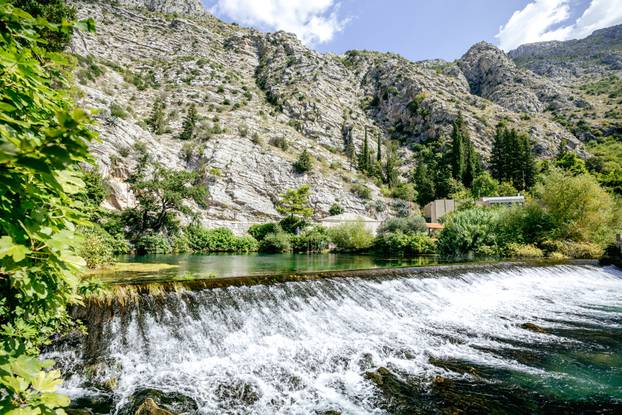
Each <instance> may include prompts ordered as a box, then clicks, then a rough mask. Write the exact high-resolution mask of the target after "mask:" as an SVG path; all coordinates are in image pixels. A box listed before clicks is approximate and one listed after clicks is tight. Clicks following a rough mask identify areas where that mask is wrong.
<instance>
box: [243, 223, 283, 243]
mask: <svg viewBox="0 0 622 415" xmlns="http://www.w3.org/2000/svg"><path fill="white" fill-rule="evenodd" d="M282 230H283V229H281V225H279V224H278V223H275V222H269V223H261V224H255V225H251V227H250V228H248V233H249V234H250V235H251V236H252V237H253V238H255V239H256V240H258V241H259V242H261V241H263V239H264V238H265V237H266V235H268V234H269V233H279V232H281V231H282Z"/></svg>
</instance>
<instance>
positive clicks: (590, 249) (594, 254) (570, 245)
mask: <svg viewBox="0 0 622 415" xmlns="http://www.w3.org/2000/svg"><path fill="white" fill-rule="evenodd" d="M603 252H604V251H603V248H602V247H601V246H599V245H597V244H595V243H591V242H573V241H561V242H560V243H559V253H561V254H562V255H565V256H567V257H570V258H577V259H595V258H600V257H601V256H602V255H603Z"/></svg>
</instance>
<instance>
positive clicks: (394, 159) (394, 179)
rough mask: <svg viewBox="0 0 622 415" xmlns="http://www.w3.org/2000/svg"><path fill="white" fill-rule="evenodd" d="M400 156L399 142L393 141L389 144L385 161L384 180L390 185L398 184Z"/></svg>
mask: <svg viewBox="0 0 622 415" xmlns="http://www.w3.org/2000/svg"><path fill="white" fill-rule="evenodd" d="M399 167H400V162H399V157H398V155H397V143H395V142H393V141H391V142H389V143H388V145H387V156H386V160H385V162H384V172H383V174H382V179H383V181H384V182H385V183H386V184H387V185H388V186H389V187H393V186H395V185H397V183H398V180H399V174H400V173H399Z"/></svg>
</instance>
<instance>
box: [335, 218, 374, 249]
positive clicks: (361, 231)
mask: <svg viewBox="0 0 622 415" xmlns="http://www.w3.org/2000/svg"><path fill="white" fill-rule="evenodd" d="M328 234H329V236H330V239H331V240H332V241H333V243H334V244H335V245H336V246H337V249H339V250H341V251H360V250H364V249H367V248H369V247H371V246H372V244H373V242H374V236H373V235H372V233H371V232H370V231H369V230H368V229H367V227H365V224H364V223H363V222H353V223H344V224H341V225H338V226H335V227H334V228H330V229H329V230H328Z"/></svg>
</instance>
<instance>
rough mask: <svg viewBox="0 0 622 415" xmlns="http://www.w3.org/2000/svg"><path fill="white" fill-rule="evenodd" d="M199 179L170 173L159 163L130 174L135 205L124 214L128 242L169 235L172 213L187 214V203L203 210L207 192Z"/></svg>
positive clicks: (194, 174)
mask: <svg viewBox="0 0 622 415" xmlns="http://www.w3.org/2000/svg"><path fill="white" fill-rule="evenodd" d="M200 178H201V177H200V175H199V174H198V173H197V172H190V171H185V170H174V169H169V168H167V167H164V166H163V165H161V164H159V163H154V164H153V165H152V166H149V168H147V169H143V170H140V171H138V172H135V173H134V174H132V175H131V176H130V177H129V179H128V182H129V183H130V185H131V188H132V191H133V192H134V195H135V197H136V201H137V203H138V205H137V207H135V208H132V209H127V210H126V212H124V213H125V215H126V223H127V225H128V226H129V227H130V238H131V239H132V240H134V241H136V240H137V239H138V238H139V237H140V236H141V235H144V234H147V233H159V232H162V231H167V232H169V233H171V232H172V231H174V230H175V221H174V219H175V216H174V213H175V212H180V213H185V214H188V213H190V209H189V207H188V206H187V205H186V203H185V202H186V201H187V200H193V201H195V202H196V203H198V204H199V205H202V206H204V205H205V197H206V196H207V188H206V187H205V185H204V184H203V183H201V182H200Z"/></svg>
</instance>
